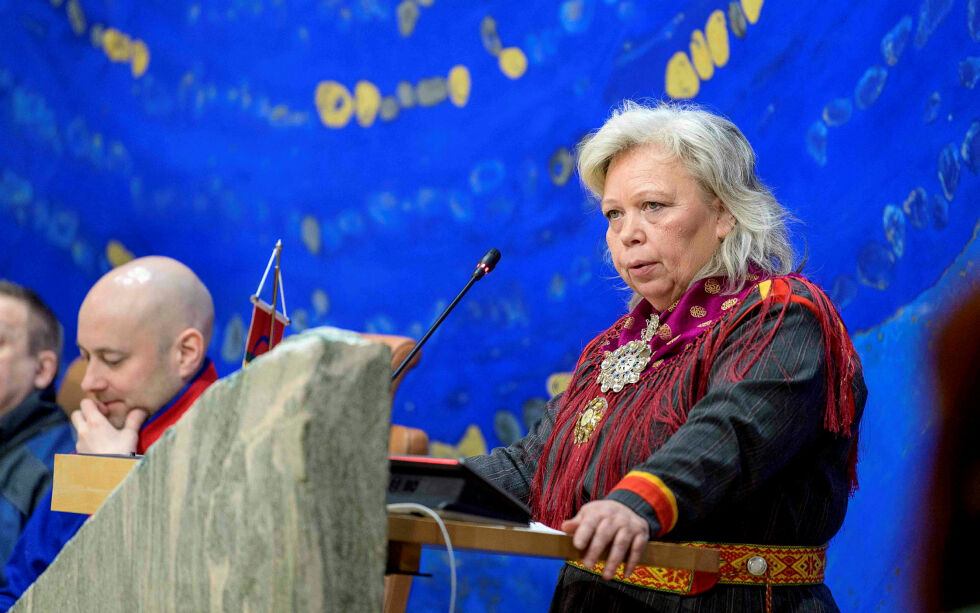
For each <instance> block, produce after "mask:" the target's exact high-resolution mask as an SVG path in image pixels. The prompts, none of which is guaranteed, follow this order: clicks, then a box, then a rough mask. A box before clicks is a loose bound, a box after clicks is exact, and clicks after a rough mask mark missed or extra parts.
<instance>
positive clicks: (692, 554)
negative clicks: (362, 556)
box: [385, 514, 720, 613]
mask: <svg viewBox="0 0 980 613" xmlns="http://www.w3.org/2000/svg"><path fill="white" fill-rule="evenodd" d="M445 524H446V532H448V533H449V540H450V542H452V545H453V549H470V550H476V551H486V552H493V553H503V554H517V555H526V556H537V557H545V558H558V559H562V560H565V559H577V558H580V557H581V553H580V552H579V550H577V549H575V547H573V546H572V537H570V536H568V535H567V534H548V533H544V532H535V531H532V530H529V529H527V528H512V527H504V526H493V525H489V524H478V523H469V522H461V521H451V520H446V521H445ZM422 545H428V546H439V547H443V546H445V544H444V542H443V538H442V532H441V531H440V530H439V526H438V525H437V524H436V522H435V521H434V520H432V519H429V518H427V517H425V518H423V517H414V516H411V515H396V514H391V515H388V568H387V570H386V572H387V573H388V574H389V576H388V577H386V581H385V613H402V612H404V611H405V607H406V605H407V604H408V594H409V591H410V590H411V580H412V576H411V574H400V573H417V572H418V570H419V559H420V556H421V550H422ZM719 555H720V554H719V552H718V550H717V549H703V548H694V547H684V546H683V545H675V544H673V543H658V542H651V543H649V544H648V545H647V548H646V551H645V552H644V553H643V557H642V558H641V560H640V561H641V562H642V563H643V564H648V565H651V566H661V567H665V568H680V569H686V570H697V571H704V572H709V573H717V572H718V565H719Z"/></svg>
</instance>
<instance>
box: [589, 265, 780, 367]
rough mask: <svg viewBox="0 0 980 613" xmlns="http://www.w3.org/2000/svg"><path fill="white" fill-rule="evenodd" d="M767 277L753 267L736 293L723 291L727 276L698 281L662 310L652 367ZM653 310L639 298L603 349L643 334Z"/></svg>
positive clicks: (683, 345) (678, 351)
mask: <svg viewBox="0 0 980 613" xmlns="http://www.w3.org/2000/svg"><path fill="white" fill-rule="evenodd" d="M767 278H768V277H766V276H763V275H762V274H761V273H760V272H759V271H752V273H751V274H749V275H748V282H747V283H746V284H745V287H743V288H742V289H741V291H739V292H738V293H735V294H723V293H722V287H724V282H725V278H724V277H708V278H706V279H700V280H698V281H696V282H695V283H694V284H693V285H692V286H691V287H689V288H688V290H687V291H686V292H684V295H683V296H681V297H680V299H679V300H677V301H676V302H675V303H674V304H672V305H670V306H669V307H667V310H666V311H663V312H660V313H659V315H660V326H659V327H658V328H657V332H656V334H655V335H654V337H653V339H652V340H651V341H650V349H651V351H652V352H653V354H652V355H651V357H650V363H651V364H652V365H653V367H657V366H659V365H660V364H662V363H663V361H665V360H668V359H670V358H672V357H673V356H675V355H677V354H678V353H680V352H681V350H682V349H683V348H684V347H686V346H687V345H689V344H690V343H692V342H693V341H694V340H695V339H697V337H698V336H700V335H701V333H702V332H704V331H705V330H707V329H709V328H710V327H711V325H712V324H714V323H715V322H716V321H718V319H719V318H721V317H722V316H724V315H727V314H728V313H729V312H731V310H732V309H733V308H735V307H737V306H738V305H739V304H741V303H742V300H744V299H745V297H746V296H747V295H748V294H749V292H750V291H752V289H754V288H755V286H756V284H757V283H758V282H759V281H763V280H765V279H767ZM654 312H655V310H654V308H653V305H651V304H650V303H649V302H648V301H646V300H640V303H639V304H637V305H636V307H635V308H634V309H633V310H632V311H631V312H630V314H629V315H628V316H627V317H626V319H625V320H624V321H623V325H622V327H621V328H620V332H619V336H618V337H612V338H610V340H609V341H608V342H607V343H606V344H605V345H604V346H603V347H602V349H603V350H605V351H614V350H616V348H617V347H622V346H623V345H625V344H626V343H628V342H630V341H635V340H639V338H640V334H641V333H642V332H643V330H644V329H645V328H646V327H647V319H648V318H649V317H650V315H651V314H652V313H654ZM613 342H615V344H613Z"/></svg>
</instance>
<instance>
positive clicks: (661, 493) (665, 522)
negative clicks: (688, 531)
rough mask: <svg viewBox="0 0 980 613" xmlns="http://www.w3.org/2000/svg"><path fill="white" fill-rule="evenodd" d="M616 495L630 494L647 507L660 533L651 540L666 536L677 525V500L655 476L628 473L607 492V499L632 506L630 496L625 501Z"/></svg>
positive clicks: (634, 472) (639, 472)
mask: <svg viewBox="0 0 980 613" xmlns="http://www.w3.org/2000/svg"><path fill="white" fill-rule="evenodd" d="M617 494H632V495H634V496H636V497H638V498H640V500H642V501H643V502H644V503H645V504H646V505H649V507H650V508H651V509H652V510H653V512H654V514H655V515H656V516H657V521H658V522H659V523H660V531H659V532H658V533H657V534H653V535H651V536H652V537H653V538H658V537H661V536H663V535H665V534H667V533H668V532H670V531H671V530H673V528H674V525H675V524H676V523H677V499H676V498H674V493H673V492H672V491H670V488H669V487H667V486H666V485H664V482H663V481H661V480H660V477H658V476H656V475H652V474H650V473H645V472H642V471H639V470H633V471H630V472H629V473H627V474H626V476H625V477H623V478H622V480H621V481H620V482H619V483H617V484H616V487H614V488H613V489H612V491H611V492H609V496H608V498H610V499H613V500H618V502H623V503H624V504H627V506H632V505H630V504H629V500H628V499H629V498H631V496H624V497H623V498H626V500H622V499H620V496H619V495H617Z"/></svg>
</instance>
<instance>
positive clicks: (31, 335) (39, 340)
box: [0, 280, 61, 415]
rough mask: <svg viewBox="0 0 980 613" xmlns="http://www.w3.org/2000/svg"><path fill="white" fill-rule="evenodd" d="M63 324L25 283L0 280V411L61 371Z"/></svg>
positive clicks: (44, 385)
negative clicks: (60, 357)
mask: <svg viewBox="0 0 980 613" xmlns="http://www.w3.org/2000/svg"><path fill="white" fill-rule="evenodd" d="M60 354H61V324H59V323H58V320H57V318H56V317H55V316H54V313H52V312H51V309H50V308H48V305H46V304H44V301H42V300H41V298H40V297H39V296H38V295H37V294H35V293H34V292H33V291H31V290H29V289H27V288H26V287H21V286H19V285H17V284H16V283H11V282H10V281H2V280H0V415H3V414H5V413H7V412H8V411H10V410H11V409H14V408H16V407H17V405H19V404H20V403H21V402H23V401H24V398H26V397H27V396H28V394H30V393H31V392H33V391H34V390H39V389H42V390H43V389H46V388H48V387H49V386H50V385H51V384H52V383H53V382H54V379H55V376H57V374H58V356H59V355H60Z"/></svg>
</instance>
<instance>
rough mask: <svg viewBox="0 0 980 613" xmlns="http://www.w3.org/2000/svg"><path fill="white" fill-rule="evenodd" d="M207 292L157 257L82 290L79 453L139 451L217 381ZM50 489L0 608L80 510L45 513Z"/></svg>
mask: <svg viewBox="0 0 980 613" xmlns="http://www.w3.org/2000/svg"><path fill="white" fill-rule="evenodd" d="M213 325H214V305H213V303H212V301H211V294H210V293H208V290H207V288H206V287H204V284H203V283H201V280H200V279H198V278H197V275H195V274H194V273H193V272H192V271H191V270H190V269H189V268H187V267H186V266H184V265H183V264H181V263H180V262H178V261H176V260H172V259H170V258H164V257H145V258H139V259H137V260H133V261H131V262H129V263H127V264H125V265H123V266H120V267H118V268H116V269H114V270H112V271H110V272H109V273H107V274H106V275H105V276H104V277H102V278H101V279H99V281H98V282H97V283H96V284H95V285H94V286H93V287H92V289H91V290H89V293H88V295H87V296H86V297H85V300H84V301H83V302H82V308H81V309H80V310H79V312H78V348H79V351H80V352H81V355H82V358H84V359H85V360H86V361H87V363H88V364H87V367H86V370H85V378H84V379H83V380H82V389H83V390H84V391H85V393H86V396H87V397H86V398H85V399H84V400H82V402H81V408H80V409H79V410H78V411H75V412H74V413H72V416H71V420H72V423H73V424H74V425H75V429H76V430H77V432H78V444H77V450H78V452H79V453H104V454H129V453H139V454H142V453H144V452H145V451H146V450H147V449H148V448H149V447H150V446H151V445H153V443H154V442H155V441H156V440H157V439H158V438H159V437H160V436H161V435H162V434H163V432H164V431H165V430H166V429H167V428H168V427H170V426H171V425H173V424H174V423H176V422H177V420H178V419H180V417H181V416H182V415H183V414H184V413H185V412H186V411H187V409H188V408H190V406H191V405H192V404H193V403H194V401H195V400H197V398H198V396H200V395H201V394H202V393H203V392H204V390H205V389H207V387H208V386H209V385H210V384H211V383H213V382H214V381H215V380H217V374H216V372H215V370H214V365H213V364H211V361H210V360H209V359H208V358H207V355H206V353H207V347H208V344H209V342H210V340H211V330H212V327H213ZM50 509H51V500H50V494H49V495H48V498H47V500H45V501H43V502H42V503H41V505H40V506H39V507H38V510H37V511H36V512H35V513H34V516H32V518H31V520H30V521H29V522H28V524H27V527H26V528H25V530H24V533H23V534H22V536H21V538H20V539H19V540H18V542H17V545H16V546H15V548H14V552H13V555H11V557H10V561H9V562H8V563H7V566H6V568H5V569H4V571H5V575H6V579H7V582H6V585H4V586H3V587H2V588H0V610H3V611H5V610H7V609H8V608H10V607H11V606H13V604H14V602H16V600H17V598H19V597H20V595H21V594H22V593H23V592H24V591H25V590H26V589H27V588H28V587H29V586H30V585H31V583H33V582H34V580H35V579H37V578H38V577H39V576H40V575H41V573H43V572H44V570H45V569H46V568H47V567H48V565H49V564H50V563H51V562H52V561H53V560H54V558H55V556H57V555H58V552H59V551H61V548H62V547H63V546H64V545H65V543H67V542H68V541H69V540H70V539H71V538H72V537H73V536H74V535H75V533H76V532H77V531H78V529H79V528H80V527H81V526H82V524H83V523H84V522H85V519H86V517H87V516H85V515H79V514H75V513H60V512H57V511H51V510H50Z"/></svg>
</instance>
